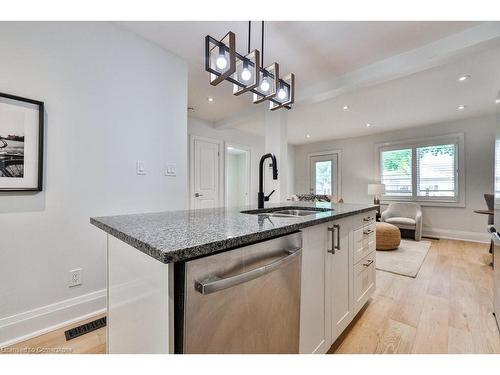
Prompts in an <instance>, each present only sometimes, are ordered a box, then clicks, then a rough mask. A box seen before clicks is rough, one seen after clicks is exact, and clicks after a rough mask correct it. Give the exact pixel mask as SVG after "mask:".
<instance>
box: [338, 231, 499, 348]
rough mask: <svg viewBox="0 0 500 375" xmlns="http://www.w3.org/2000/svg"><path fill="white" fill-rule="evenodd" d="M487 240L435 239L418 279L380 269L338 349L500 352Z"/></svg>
mask: <svg viewBox="0 0 500 375" xmlns="http://www.w3.org/2000/svg"><path fill="white" fill-rule="evenodd" d="M490 262H491V255H490V254H489V253H488V245H487V244H478V243H472V242H465V241H452V240H440V241H432V246H431V249H430V251H429V254H428V255H427V258H426V259H425V261H424V264H423V265H422V268H421V269H420V272H419V274H418V276H417V277H416V278H414V279H413V278H409V277H404V276H399V275H395V274H391V273H387V272H382V271H377V290H376V292H375V294H374V296H373V298H372V300H371V301H370V303H369V305H368V306H367V307H366V308H365V309H364V311H363V312H362V313H360V316H359V317H358V318H357V319H356V321H355V322H354V323H353V324H352V326H351V327H350V329H349V331H348V332H347V333H346V334H345V335H344V336H343V338H341V339H340V340H339V342H336V343H335V344H334V346H332V348H331V349H330V352H333V353H406V354H408V353H500V334H499V331H498V327H497V325H496V322H495V318H494V317H493V315H492V311H493V270H492V268H491V267H490V266H489V264H490Z"/></svg>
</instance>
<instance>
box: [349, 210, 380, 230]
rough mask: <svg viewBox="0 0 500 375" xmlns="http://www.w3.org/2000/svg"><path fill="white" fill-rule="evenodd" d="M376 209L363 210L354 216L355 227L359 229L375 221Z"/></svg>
mask: <svg viewBox="0 0 500 375" xmlns="http://www.w3.org/2000/svg"><path fill="white" fill-rule="evenodd" d="M375 216H376V211H375V210H373V211H368V212H363V213H362V214H359V215H356V216H354V217H353V222H352V224H353V229H358V228H361V227H363V226H366V225H370V224H373V223H375Z"/></svg>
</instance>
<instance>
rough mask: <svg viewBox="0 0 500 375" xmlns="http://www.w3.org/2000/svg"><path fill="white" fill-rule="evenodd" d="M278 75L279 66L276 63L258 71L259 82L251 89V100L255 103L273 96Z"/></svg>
mask: <svg viewBox="0 0 500 375" xmlns="http://www.w3.org/2000/svg"><path fill="white" fill-rule="evenodd" d="M279 75H280V66H279V64H278V63H274V64H272V65H269V66H268V67H266V68H265V69H261V71H260V78H259V81H260V84H259V86H257V87H256V88H255V89H253V90H252V92H253V93H254V94H253V102H254V103H255V104H257V103H262V102H263V101H266V100H269V99H272V98H274V96H275V95H276V89H277V87H278V77H279Z"/></svg>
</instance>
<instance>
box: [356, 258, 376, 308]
mask: <svg viewBox="0 0 500 375" xmlns="http://www.w3.org/2000/svg"><path fill="white" fill-rule="evenodd" d="M376 253H377V252H376V251H373V252H372V253H370V254H368V255H367V256H366V257H364V258H363V259H362V260H361V261H360V262H359V263H358V264H356V265H355V266H354V280H353V282H354V285H353V289H354V306H355V309H354V313H355V314H357V313H358V311H359V310H360V309H361V308H362V307H363V305H364V304H365V303H366V302H367V301H368V299H369V298H370V297H371V295H372V294H373V292H374V291H375V261H376Z"/></svg>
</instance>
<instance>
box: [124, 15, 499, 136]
mask: <svg viewBox="0 0 500 375" xmlns="http://www.w3.org/2000/svg"><path fill="white" fill-rule="evenodd" d="M119 24H120V25H121V26H122V27H125V28H127V29H129V30H131V31H133V32H135V33H136V34H138V35H140V36H141V37H143V38H145V39H148V40H150V41H152V42H153V43H155V44H157V45H159V46H161V47H163V48H165V49H167V50H169V51H171V52H173V53H174V54H176V55H178V56H179V57H181V58H182V59H184V60H185V61H187V62H188V66H189V90H188V92H189V98H188V104H189V106H190V107H193V108H194V112H191V113H190V115H191V116H194V117H197V118H200V119H203V120H206V121H209V122H212V123H214V124H217V123H218V122H221V120H224V119H227V118H230V117H231V116H232V117H235V116H236V117H238V118H239V117H242V118H243V116H240V114H241V113H245V112H246V113H247V115H246V117H247V118H245V119H244V120H243V121H238V123H237V124H234V125H233V127H238V128H240V129H242V130H246V131H249V132H253V133H256V134H260V135H263V134H264V129H263V116H264V113H266V111H267V106H266V104H261V105H254V104H253V103H252V102H251V97H250V96H249V95H250V94H245V95H242V96H240V97H235V96H234V95H232V87H231V85H230V84H229V83H228V82H223V83H221V84H220V85H219V86H215V87H214V86H211V85H210V84H209V82H208V74H207V73H206V72H205V71H204V37H205V35H207V34H210V35H212V36H214V37H222V36H223V35H224V34H225V33H226V32H227V31H228V30H231V31H233V32H235V33H236V46H237V50H238V51H239V52H240V53H244V52H245V51H246V49H247V37H248V23H247V22H226V21H224V22H215V21H209V22H120V23H119ZM479 24H480V23H479V22H266V24H265V30H266V31H265V35H266V39H265V64H269V63H271V62H274V61H277V62H279V63H280V70H281V72H282V75H284V74H287V73H288V72H294V73H295V74H296V77H297V88H296V91H297V93H298V94H299V95H300V94H301V93H302V95H304V94H305V93H307V95H308V93H309V92H312V91H311V89H315V88H316V87H319V85H321V83H322V82H324V81H328V82H333V86H335V85H340V84H337V81H335V80H336V79H337V80H340V81H339V82H341V83H342V80H343V77H346V76H349V75H350V74H351V75H352V74H355V73H356V72H358V71H362V70H363V69H364V67H369V66H373V65H372V64H375V65H376V63H377V62H379V61H386V60H390V59H391V58H393V57H396V56H401V55H403V54H404V53H407V51H412V50H417V51H418V48H424V47H425V46H426V45H432V43H435V42H436V41H438V40H442V39H443V38H446V37H448V36H450V37H452V36H453V35H459V34H458V33H460V32H463V31H464V30H473V28H474V27H475V26H478V25H479ZM252 35H253V38H252V40H253V41H252V46H251V47H252V49H254V48H258V49H260V22H253V23H252ZM443 40H444V39H443ZM423 46H424V47H423ZM438 51H439V49H438ZM472 52H474V53H469V54H464V55H463V56H462V55H461V56H460V58H458V59H456V58H455V59H453V60H452V61H450V62H447V63H446V64H438V66H436V67H430V68H428V69H420V70H419V71H418V72H416V73H414V74H406V75H405V76H403V77H398V78H397V79H388V80H386V81H383V82H381V83H377V84H374V85H368V86H367V85H365V86H360V87H355V88H354V89H350V90H347V91H346V92H345V93H340V94H338V95H335V96H334V97H333V98H332V99H328V100H321V101H319V102H307V101H303V102H298V103H296V104H295V105H294V109H292V110H291V111H289V112H288V113H289V115H288V141H289V142H290V143H294V144H301V143H307V142H315V141H318V140H324V139H329V138H345V137H352V136H357V135H363V134H367V133H370V132H380V131H388V130H393V129H399V128H402V127H407V126H408V127H410V126H418V125H424V124H429V123H433V122H434V123H435V122H440V121H447V120H453V119H457V118H463V117H465V116H474V115H480V114H484V113H486V112H488V111H494V100H492V99H491V98H494V97H495V96H496V92H497V91H498V89H499V88H500V77H499V72H498V66H500V47H498V43H497V44H496V45H495V46H494V48H488V49H483V50H482V51H480V53H478V52H477V51H472ZM432 53H434V54H436V53H437V54H439V52H432ZM443 54H445V52H443ZM426 58H428V59H431V58H432V56H424V58H423V59H424V60H425V59H426ZM463 74H470V75H471V78H470V79H469V80H467V81H465V82H462V83H458V82H457V81H456V79H457V78H458V77H459V76H460V75H463ZM209 96H210V97H213V98H214V100H213V101H212V102H208V101H207V97H209ZM460 104H465V105H467V108H466V109H465V110H463V111H458V110H457V109H456V108H457V106H458V105H460ZM344 105H349V107H350V108H349V110H347V111H344V110H343V109H342V107H343V106H344ZM259 106H260V107H261V108H259ZM249 114H250V115H249ZM367 122H369V123H371V124H372V126H371V127H370V128H367V127H366V123H367ZM307 134H309V135H310V138H306V135H307Z"/></svg>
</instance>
